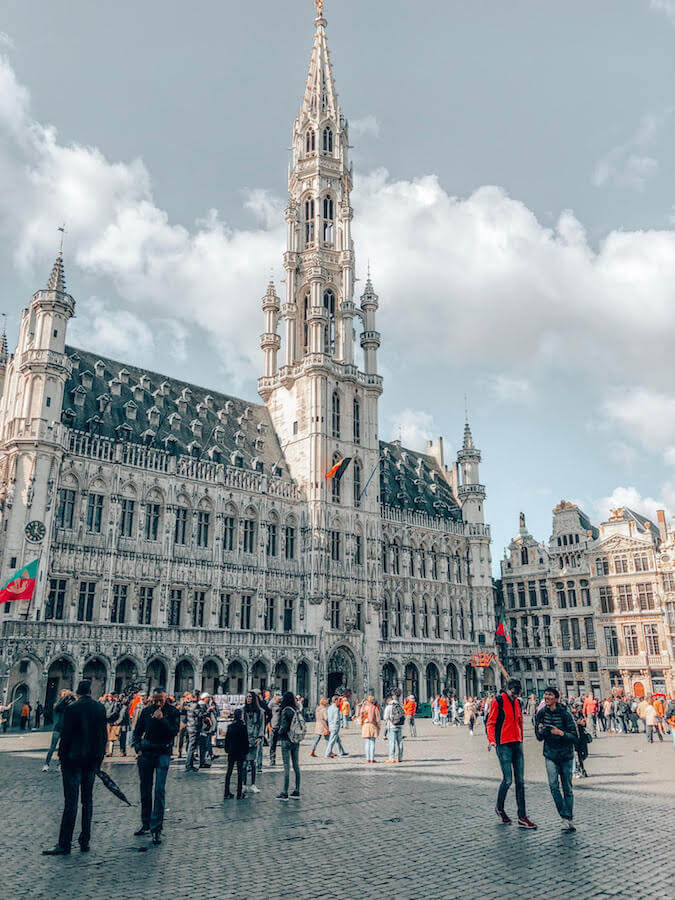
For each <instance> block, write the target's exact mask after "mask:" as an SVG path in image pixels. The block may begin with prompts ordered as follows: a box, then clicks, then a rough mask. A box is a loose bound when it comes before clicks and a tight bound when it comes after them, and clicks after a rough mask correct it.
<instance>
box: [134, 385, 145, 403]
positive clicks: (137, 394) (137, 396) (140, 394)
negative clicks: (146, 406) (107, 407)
mask: <svg viewBox="0 0 675 900" xmlns="http://www.w3.org/2000/svg"><path fill="white" fill-rule="evenodd" d="M131 393H132V396H133V398H134V400H135V401H136V403H142V402H143V399H144V398H145V391H144V390H143V388H142V387H141V386H140V384H135V385H134V386H133V388H132V389H131Z"/></svg>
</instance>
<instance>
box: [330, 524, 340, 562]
mask: <svg viewBox="0 0 675 900" xmlns="http://www.w3.org/2000/svg"><path fill="white" fill-rule="evenodd" d="M330 558H331V559H332V560H333V562H340V560H341V559H342V535H341V534H340V532H339V531H331V533H330Z"/></svg>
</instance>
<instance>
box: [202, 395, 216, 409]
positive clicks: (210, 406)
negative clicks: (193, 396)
mask: <svg viewBox="0 0 675 900" xmlns="http://www.w3.org/2000/svg"><path fill="white" fill-rule="evenodd" d="M203 402H204V405H205V406H206V408H207V409H213V403H214V400H213V397H212V396H211V394H207V395H206V397H204V401H203Z"/></svg>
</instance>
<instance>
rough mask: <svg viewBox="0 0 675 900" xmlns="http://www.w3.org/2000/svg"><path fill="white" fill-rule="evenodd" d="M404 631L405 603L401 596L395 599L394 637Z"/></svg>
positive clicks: (399, 635)
mask: <svg viewBox="0 0 675 900" xmlns="http://www.w3.org/2000/svg"><path fill="white" fill-rule="evenodd" d="M402 633H403V603H402V601H401V598H400V597H397V598H396V600H395V601H394V637H401V634H402Z"/></svg>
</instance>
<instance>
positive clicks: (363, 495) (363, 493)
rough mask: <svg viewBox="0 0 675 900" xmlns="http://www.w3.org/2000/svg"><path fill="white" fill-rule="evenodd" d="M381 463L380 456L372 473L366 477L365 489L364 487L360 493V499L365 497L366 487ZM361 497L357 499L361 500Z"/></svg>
mask: <svg viewBox="0 0 675 900" xmlns="http://www.w3.org/2000/svg"><path fill="white" fill-rule="evenodd" d="M381 462H382V457H381V456H380V457H379V459H378V460H377V462H376V463H375V465H374V467H373V471H372V472H371V473H370V475H369V476H368V481H366V484H365V487H364V488H363V490H362V491H361V497H365V496H366V491H367V490H368V485H369V484H370V482H371V481H372V480H373V476H374V475H375V473H376V472H377V470H378V469H379V468H380V463H381ZM361 497H359V499H361Z"/></svg>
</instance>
